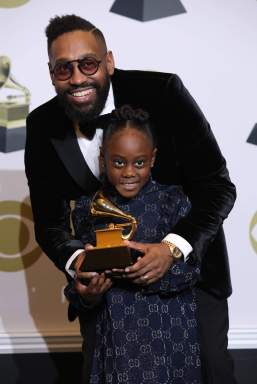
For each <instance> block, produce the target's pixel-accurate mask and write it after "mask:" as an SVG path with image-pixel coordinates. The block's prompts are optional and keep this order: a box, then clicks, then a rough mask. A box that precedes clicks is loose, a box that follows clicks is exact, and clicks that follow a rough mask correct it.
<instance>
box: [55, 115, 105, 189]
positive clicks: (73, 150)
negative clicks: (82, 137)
mask: <svg viewBox="0 0 257 384" xmlns="http://www.w3.org/2000/svg"><path fill="white" fill-rule="evenodd" d="M61 121H62V124H61V122H59V123H58V125H59V127H60V128H61V129H62V130H61V132H62V134H61V135H58V134H57V135H54V136H53V137H51V142H52V144H53V146H54V148H55V150H56V152H57V154H58V155H59V157H60V159H61V161H62V162H63V164H64V166H65V168H66V169H67V171H68V172H69V174H70V175H71V177H72V178H73V180H74V181H75V182H76V183H77V184H78V185H79V186H80V187H81V188H82V189H83V190H84V191H85V192H87V193H93V192H95V191H96V189H98V188H99V186H100V182H99V181H98V179H97V178H96V177H95V176H94V175H93V173H92V172H91V170H90V168H89V167H88V165H87V163H86V161H85V159H84V157H83V155H82V153H81V151H80V148H79V145H78V141H77V137H76V134H75V132H74V129H73V127H72V124H71V122H70V121H69V120H68V119H67V118H65V119H61Z"/></svg>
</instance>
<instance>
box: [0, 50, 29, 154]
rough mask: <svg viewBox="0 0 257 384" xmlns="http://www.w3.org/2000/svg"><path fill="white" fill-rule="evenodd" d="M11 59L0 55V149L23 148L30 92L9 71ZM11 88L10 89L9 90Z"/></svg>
mask: <svg viewBox="0 0 257 384" xmlns="http://www.w3.org/2000/svg"><path fill="white" fill-rule="evenodd" d="M10 68H11V61H10V59H9V58H8V57H7V56H0V151H1V152H12V151H17V150H20V149H24V146H25V137H26V129H25V125H26V117H27V115H28V112H29V103H30V92H29V90H28V89H27V88H26V87H24V86H23V85H21V84H19V83H18V81H17V80H15V79H14V77H13V76H12V74H11V73H10ZM10 89H11V91H10Z"/></svg>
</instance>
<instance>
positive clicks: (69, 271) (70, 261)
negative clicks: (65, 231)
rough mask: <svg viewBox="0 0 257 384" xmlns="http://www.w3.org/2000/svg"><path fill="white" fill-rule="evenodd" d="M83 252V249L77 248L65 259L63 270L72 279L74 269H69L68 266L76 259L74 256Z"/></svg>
mask: <svg viewBox="0 0 257 384" xmlns="http://www.w3.org/2000/svg"><path fill="white" fill-rule="evenodd" d="M82 252H84V249H77V250H76V251H75V252H74V253H73V255H72V256H71V257H70V258H69V260H68V261H67V263H66V265H65V270H66V272H67V273H68V274H69V275H70V276H71V277H72V278H73V279H74V277H75V271H74V270H73V269H70V266H71V264H72V262H73V261H74V260H75V259H76V257H77V256H78V255H79V254H80V253H82Z"/></svg>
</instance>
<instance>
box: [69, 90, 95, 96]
mask: <svg viewBox="0 0 257 384" xmlns="http://www.w3.org/2000/svg"><path fill="white" fill-rule="evenodd" d="M90 92H91V89H87V90H86V91H78V92H73V93H72V96H75V97H83V96H87V95H88V94H89V93H90Z"/></svg>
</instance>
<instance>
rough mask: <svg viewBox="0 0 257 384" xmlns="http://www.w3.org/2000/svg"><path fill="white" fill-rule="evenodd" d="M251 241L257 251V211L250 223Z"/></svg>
mask: <svg viewBox="0 0 257 384" xmlns="http://www.w3.org/2000/svg"><path fill="white" fill-rule="evenodd" d="M249 232H250V241H251V244H252V247H253V249H254V250H255V252H256V253H257V212H255V214H254V216H253V218H252V220H251V223H250V231H249Z"/></svg>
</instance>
